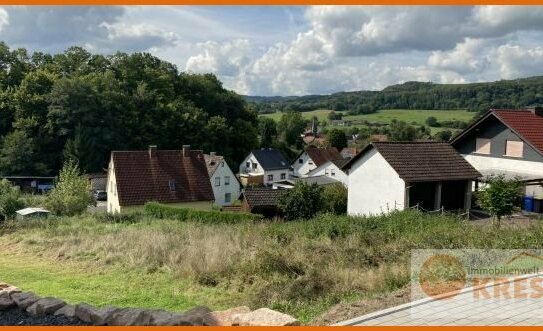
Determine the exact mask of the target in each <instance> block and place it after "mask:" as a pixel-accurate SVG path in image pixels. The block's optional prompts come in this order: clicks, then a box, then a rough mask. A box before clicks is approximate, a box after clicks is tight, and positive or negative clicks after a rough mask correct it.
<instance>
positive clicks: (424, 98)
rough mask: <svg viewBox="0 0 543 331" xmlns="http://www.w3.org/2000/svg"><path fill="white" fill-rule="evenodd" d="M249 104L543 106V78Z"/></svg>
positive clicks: (272, 107)
mask: <svg viewBox="0 0 543 331" xmlns="http://www.w3.org/2000/svg"><path fill="white" fill-rule="evenodd" d="M246 100H247V101H248V102H250V103H251V107H252V108H253V109H255V110H256V111H258V112H260V113H267V112H275V111H285V110H294V111H311V110H316V109H332V110H335V111H344V110H345V111H349V112H351V113H352V114H365V113H372V112H375V111H377V110H380V109H434V110H438V109H443V110H445V109H447V110H448V109H467V110H470V111H478V112H480V111H486V110H488V109H489V108H518V107H525V106H530V105H540V104H543V76H537V77H530V78H522V79H516V80H501V81H497V82H489V83H470V84H434V83H421V82H407V83H404V84H399V85H392V86H389V87H387V88H385V89H383V90H382V91H357V92H340V93H334V94H331V95H307V96H301V97H293V96H289V97H276V96H274V97H256V96H248V97H246Z"/></svg>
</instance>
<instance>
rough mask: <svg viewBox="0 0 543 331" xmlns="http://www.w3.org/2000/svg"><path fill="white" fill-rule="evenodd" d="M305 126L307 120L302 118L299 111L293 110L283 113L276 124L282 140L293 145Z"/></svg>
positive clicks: (297, 140)
mask: <svg viewBox="0 0 543 331" xmlns="http://www.w3.org/2000/svg"><path fill="white" fill-rule="evenodd" d="M306 127H307V121H306V120H305V119H304V118H303V116H302V114H301V113H299V112H295V111H288V112H286V113H284V114H283V116H281V120H279V124H278V126H277V128H278V129H279V132H280V134H281V136H282V138H283V141H285V142H286V143H287V144H288V145H289V146H295V145H296V144H297V143H298V142H299V140H300V135H301V134H302V133H303V131H304V129H305V128H306Z"/></svg>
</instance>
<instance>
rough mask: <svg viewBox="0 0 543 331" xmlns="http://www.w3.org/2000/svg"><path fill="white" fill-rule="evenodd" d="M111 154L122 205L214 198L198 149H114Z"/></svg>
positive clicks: (208, 199)
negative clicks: (153, 151)
mask: <svg viewBox="0 0 543 331" xmlns="http://www.w3.org/2000/svg"><path fill="white" fill-rule="evenodd" d="M111 157H112V160H113V166H114V169H115V178H116V181H117V193H118V196H119V203H120V205H121V206H134V205H142V204H144V203H146V202H148V201H156V202H162V203H175V202H194V201H212V200H214V196H213V190H212V188H211V183H210V181H209V175H208V173H207V168H206V164H205V161H204V156H203V153H202V152H201V151H187V152H186V155H185V156H183V151H160V150H157V151H155V153H154V156H151V153H150V152H149V151H113V152H111ZM172 183H174V186H175V188H174V190H172V189H170V186H171V184H172Z"/></svg>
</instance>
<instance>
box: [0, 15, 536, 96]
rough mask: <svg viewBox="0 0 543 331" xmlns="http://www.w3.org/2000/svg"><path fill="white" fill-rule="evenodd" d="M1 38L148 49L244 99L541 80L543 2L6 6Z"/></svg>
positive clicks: (50, 46)
mask: <svg viewBox="0 0 543 331" xmlns="http://www.w3.org/2000/svg"><path fill="white" fill-rule="evenodd" d="M0 40H4V41H5V42H6V43H7V44H8V45H9V46H10V47H12V48H15V47H25V48H27V49H28V50H29V51H42V52H50V53H60V52H63V51H64V50H65V49H67V48H68V47H70V46H83V47H85V48H86V49H88V50H89V51H91V52H95V53H102V54H111V53H114V52H116V51H124V52H149V53H151V54H153V55H155V56H157V57H159V58H161V59H164V60H166V61H169V62H172V63H174V64H176V65H177V67H178V68H179V70H181V71H189V72H195V73H206V72H212V73H214V74H216V75H217V76H218V77H219V78H220V79H221V81H223V83H224V86H225V87H226V88H228V89H232V90H234V91H236V92H238V93H240V94H245V95H263V96H271V95H306V94H328V93H334V92H339V91H356V90H379V89H382V88H384V87H386V86H389V85H392V84H398V83H402V82H406V81H423V82H435V83H464V82H480V81H495V80H499V79H516V78H520V77H527V76H536V75H543V6H526V7H524V6H454V7H447V6H410V7H406V6H300V7H297V6H296V7H295V6H288V7H282V6H247V7H243V6H231V7H221V6H202V7H199V6H173V7H172V6H124V7H123V6H119V7H114V6H97V7H83V6H69V7H68V6H67V7H62V6H51V7H32V6H29V7H26V6H13V7H10V6H4V7H0Z"/></svg>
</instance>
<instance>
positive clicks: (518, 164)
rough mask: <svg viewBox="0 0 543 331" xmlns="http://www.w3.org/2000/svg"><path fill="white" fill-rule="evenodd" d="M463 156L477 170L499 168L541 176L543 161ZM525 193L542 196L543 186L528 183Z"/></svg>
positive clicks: (542, 175) (542, 176)
mask: <svg viewBox="0 0 543 331" xmlns="http://www.w3.org/2000/svg"><path fill="white" fill-rule="evenodd" d="M463 156H464V158H465V159H466V160H467V161H468V162H469V163H470V164H471V165H472V166H473V167H474V168H475V169H477V170H479V171H484V170H498V169H500V170H505V171H511V172H518V173H523V174H530V175H534V176H541V178H543V163H541V162H533V161H525V160H515V159H506V158H498V157H488V156H481V155H474V154H468V155H463ZM525 193H526V194H527V195H534V196H542V195H543V187H541V186H539V185H529V186H527V187H526V192H525Z"/></svg>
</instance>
